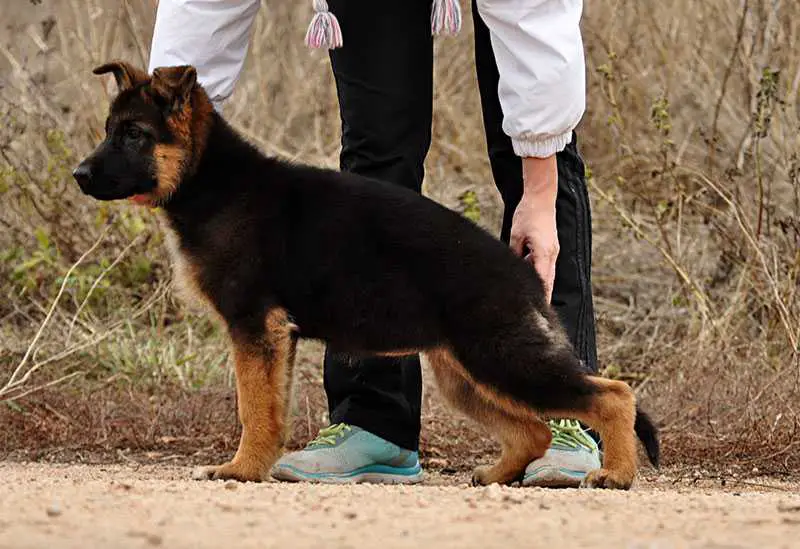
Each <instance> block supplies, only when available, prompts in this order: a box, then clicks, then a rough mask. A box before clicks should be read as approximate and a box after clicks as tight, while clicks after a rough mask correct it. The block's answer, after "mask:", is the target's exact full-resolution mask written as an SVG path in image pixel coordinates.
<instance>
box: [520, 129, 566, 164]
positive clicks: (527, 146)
mask: <svg viewBox="0 0 800 549" xmlns="http://www.w3.org/2000/svg"><path fill="white" fill-rule="evenodd" d="M570 141H572V130H570V131H568V132H566V133H562V134H561V135H556V136H553V137H545V138H532V139H525V138H523V137H516V138H512V139H511V145H512V146H513V147H514V153H515V154H516V155H517V156H521V157H523V158H525V157H528V156H534V157H536V158H547V157H548V156H552V155H554V154H556V153H558V152H561V151H563V150H564V147H566V146H567V145H569V143H570Z"/></svg>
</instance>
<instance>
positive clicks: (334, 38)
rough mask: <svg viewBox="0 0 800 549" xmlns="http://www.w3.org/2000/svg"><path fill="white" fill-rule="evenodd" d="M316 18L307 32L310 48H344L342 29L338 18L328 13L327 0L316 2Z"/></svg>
mask: <svg viewBox="0 0 800 549" xmlns="http://www.w3.org/2000/svg"><path fill="white" fill-rule="evenodd" d="M314 11H315V12H316V13H315V14H314V18H313V19H312V20H311V24H310V25H309V26H308V31H306V46H308V47H309V48H324V49H333V48H341V47H342V29H341V27H340V26H339V21H338V19H336V16H335V15H333V14H332V13H331V12H330V11H328V3H327V2H326V1H325V0H314Z"/></svg>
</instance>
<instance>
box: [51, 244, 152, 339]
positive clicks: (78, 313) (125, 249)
mask: <svg viewBox="0 0 800 549" xmlns="http://www.w3.org/2000/svg"><path fill="white" fill-rule="evenodd" d="M141 236H142V235H141V234H139V235H138V236H137V237H136V238H134V239H133V240H131V241H130V242H129V243H128V245H127V246H125V248H123V249H122V251H121V252H120V253H119V254H118V255H117V257H116V258H114V261H112V262H111V265H109V266H108V267H106V268H105V269H103V272H102V273H100V275H99V276H98V277H97V278H96V279H95V281H94V283H93V284H92V286H91V287H90V288H89V291H88V293H87V294H86V297H84V298H83V301H82V302H81V304H80V306H79V307H78V310H77V311H75V314H74V315H73V317H72V321H71V322H70V323H69V331H68V332H67V340H66V344H67V345H69V342H70V339H72V330H73V328H74V327H75V322H76V321H77V320H78V317H79V316H80V314H81V311H83V308H84V307H85V306H86V303H88V301H89V298H90V297H92V293H93V292H94V290H95V288H97V285H98V284H100V281H101V280H103V277H105V276H106V275H107V274H108V272H109V271H111V269H113V268H114V267H116V265H117V264H118V263H119V262H120V261H121V260H122V258H123V257H125V254H126V253H128V250H130V249H131V248H132V247H133V245H134V244H136V242H138V240H139V238H140V237H141Z"/></svg>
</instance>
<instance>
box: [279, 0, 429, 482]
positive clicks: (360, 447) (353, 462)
mask: <svg viewBox="0 0 800 549" xmlns="http://www.w3.org/2000/svg"><path fill="white" fill-rule="evenodd" d="M328 4H329V6H330V9H331V11H332V12H333V13H334V14H335V15H336V17H337V18H338V19H339V23H340V24H341V27H342V35H343V36H344V46H343V47H342V48H340V49H335V50H332V51H331V53H330V58H331V66H332V69H333V74H334V77H335V80H336V89H337V93H338V98H339V108H340V113H341V118H342V151H341V156H340V167H341V169H342V170H345V171H349V172H355V173H358V174H362V175H365V176H369V177H374V178H377V179H383V180H385V181H389V182H392V183H395V184H397V185H403V186H404V187H408V188H411V189H413V190H415V191H417V192H420V191H421V188H422V179H423V175H424V170H423V163H424V160H425V155H426V154H427V152H428V147H429V146H430V141H431V117H432V102H433V39H432V37H431V27H430V13H431V12H430V10H431V4H430V0H407V1H405V2H393V3H392V2H389V3H386V4H381V6H380V8H379V9H376V8H375V6H374V5H373V4H372V3H370V2H367V1H365V0H329V2H328ZM324 384H325V392H326V394H327V397H328V407H329V415H330V422H331V424H332V425H334V427H333V429H331V428H329V429H326V430H323V431H322V432H321V436H320V437H318V440H315V441H314V442H312V444H311V445H310V446H309V447H307V450H306V452H308V450H309V449H311V450H313V451H314V459H309V460H306V459H305V457H307V456H306V453H304V452H296V453H295V454H293V455H292V457H291V458H287V457H285V458H284V459H283V460H281V462H279V465H281V464H283V465H285V466H286V467H294V469H293V470H289V469H287V468H285V470H283V473H281V471H280V470H279V471H278V475H276V478H282V479H284V480H301V478H297V476H298V475H297V473H298V469H302V468H304V467H305V468H306V469H308V467H307V465H308V463H314V464H315V467H316V469H319V470H315V471H313V474H314V475H317V476H311V473H312V471H307V472H308V473H309V475H306V476H305V477H302V479H312V478H313V479H314V480H326V479H333V480H331V481H332V482H333V481H337V482H341V481H343V480H342V479H345V478H347V479H352V478H354V477H352V476H347V475H351V473H352V471H359V472H358V473H356V474H357V475H358V480H377V481H383V482H401V481H404V477H401V476H400V475H402V474H404V473H402V471H405V472H406V473H410V475H409V476H413V477H414V479H416V478H417V477H418V476H419V465H418V461H417V460H416V451H417V449H418V446H419V432H420V405H421V398H422V376H421V369H420V362H419V356H418V355H412V356H408V357H391V358H386V357H374V358H367V359H359V360H355V359H352V358H349V357H347V356H346V355H342V354H337V353H336V349H332V348H329V349H326V352H325V361H324ZM338 424H345V425H343V426H342V425H338ZM381 439H383V440H381ZM320 440H322V441H323V442H324V441H326V440H327V441H329V442H330V444H327V446H324V445H323V446H321V445H320V444H318V442H319V441H320ZM345 442H347V449H346V453H347V455H348V456H349V457H348V458H347V460H344V461H347V462H348V463H347V464H346V465H345V466H344V469H342V464H341V463H340V462H341V461H343V460H342V458H341V455H342V454H343V453H344V452H345V449H344V447H342V448H339V445H341V444H344V443H345ZM387 445H391V446H394V445H396V446H398V447H399V448H398V449H397V450H401V449H402V451H399V452H398V451H396V450H394V449H392V450H391V451H389V450H387V448H388V446H387ZM320 448H324V449H326V450H328V451H330V453H331V455H332V459H331V460H330V461H331V467H330V468H328V469H330V470H327V469H326V467H327V465H325V464H326V463H327V461H326V460H324V459H321V454H320V453H319V450H320ZM334 448H335V450H334ZM386 452H388V453H386ZM334 453H335V454H336V455H334ZM309 455H310V453H309ZM381 456H383V457H381ZM412 457H413V459H412ZM411 461H414V462H415V464H416V473H414V470H415V469H414V468H413V467H411V465H410V464H411ZM389 462H391V464H392V466H394V467H396V468H398V470H402V471H401V472H400V473H398V474H394V472H395V470H394V469H393V470H392V474H393V476H392V475H383V476H380V475H379V474H378V473H375V472H374V471H375V470H378V469H380V470H381V471H385V470H386V465H387V463H389ZM320 463H322V466H320V465H319V464H320ZM375 465H379V466H380V467H379V468H376V467H373V466H375ZM370 467H372V469H370ZM365 468H366V469H365ZM364 471H367V472H366V473H364ZM362 473H363V474H362ZM273 474H274V475H275V472H273ZM320 475H328V477H326V478H324V479H323V478H322V477H321V476H320Z"/></svg>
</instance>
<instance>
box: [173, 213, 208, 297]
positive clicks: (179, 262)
mask: <svg viewBox="0 0 800 549" xmlns="http://www.w3.org/2000/svg"><path fill="white" fill-rule="evenodd" d="M162 226H163V229H164V235H165V243H166V245H167V250H168V251H169V255H170V258H171V260H172V277H173V287H174V289H175V292H176V294H177V295H178V297H179V298H180V299H181V300H182V301H183V302H185V303H186V304H187V305H189V306H190V307H191V308H194V309H201V310H211V311H215V310H216V309H215V307H214V305H213V303H212V302H211V300H210V299H209V297H208V295H206V293H205V292H204V291H203V289H202V284H201V282H200V268H199V267H198V266H197V264H196V262H195V261H194V260H193V258H192V257H191V256H190V255H189V254H187V253H186V252H185V251H184V250H183V249H182V248H181V242H180V236H179V235H178V233H177V232H175V230H174V229H173V228H172V226H171V224H170V223H169V221H167V220H164V221H163V223H162Z"/></svg>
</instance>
